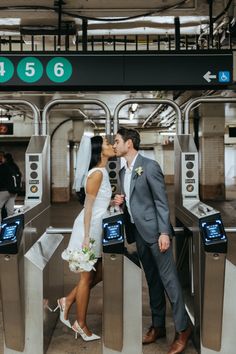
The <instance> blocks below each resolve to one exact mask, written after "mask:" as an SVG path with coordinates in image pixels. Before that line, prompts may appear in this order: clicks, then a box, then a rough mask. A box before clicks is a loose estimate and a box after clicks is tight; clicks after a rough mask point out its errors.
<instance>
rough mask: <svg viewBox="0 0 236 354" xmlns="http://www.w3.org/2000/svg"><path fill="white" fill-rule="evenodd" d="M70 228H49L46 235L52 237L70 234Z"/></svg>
mask: <svg viewBox="0 0 236 354" xmlns="http://www.w3.org/2000/svg"><path fill="white" fill-rule="evenodd" d="M72 230H73V229H72V228H71V227H52V226H49V227H48V228H47V229H46V233H47V234H48V235H54V234H71V233H72Z"/></svg>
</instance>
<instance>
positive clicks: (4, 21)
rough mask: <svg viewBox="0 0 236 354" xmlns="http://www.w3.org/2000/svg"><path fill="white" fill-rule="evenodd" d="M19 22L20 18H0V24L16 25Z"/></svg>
mask: <svg viewBox="0 0 236 354" xmlns="http://www.w3.org/2000/svg"><path fill="white" fill-rule="evenodd" d="M19 24H20V18H11V17H9V18H8V17H5V18H0V26H17V25H19Z"/></svg>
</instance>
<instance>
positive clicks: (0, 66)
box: [0, 62, 6, 76]
mask: <svg viewBox="0 0 236 354" xmlns="http://www.w3.org/2000/svg"><path fill="white" fill-rule="evenodd" d="M5 72H6V70H4V63H3V62H0V76H4V75H5Z"/></svg>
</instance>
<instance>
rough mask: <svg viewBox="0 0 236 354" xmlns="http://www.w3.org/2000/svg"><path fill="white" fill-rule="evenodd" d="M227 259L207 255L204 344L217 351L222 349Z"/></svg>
mask: <svg viewBox="0 0 236 354" xmlns="http://www.w3.org/2000/svg"><path fill="white" fill-rule="evenodd" d="M225 258H226V255H225V254H222V253H206V255H205V276H204V278H203V281H204V284H203V311H202V344H203V346H204V347H206V348H210V349H211V350H215V351H220V349H221V333H222V319H223V301H224V285H225ZM216 309H217V310H216Z"/></svg>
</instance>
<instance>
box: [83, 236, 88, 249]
mask: <svg viewBox="0 0 236 354" xmlns="http://www.w3.org/2000/svg"><path fill="white" fill-rule="evenodd" d="M89 243H90V238H89V236H85V237H84V241H83V243H82V248H89Z"/></svg>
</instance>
